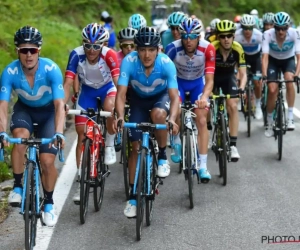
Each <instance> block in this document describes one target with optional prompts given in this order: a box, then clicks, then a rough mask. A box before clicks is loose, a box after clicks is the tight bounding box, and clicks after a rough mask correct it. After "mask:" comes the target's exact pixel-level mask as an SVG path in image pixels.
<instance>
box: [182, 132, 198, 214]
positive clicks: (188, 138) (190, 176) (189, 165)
mask: <svg viewBox="0 0 300 250" xmlns="http://www.w3.org/2000/svg"><path fill="white" fill-rule="evenodd" d="M191 143H192V140H191V133H190V131H187V133H186V139H185V145H186V146H185V148H186V155H185V157H186V159H185V162H186V168H187V171H186V172H187V179H188V186H189V200H190V208H194V196H193V169H192V144H191ZM195 164H197V162H195Z"/></svg>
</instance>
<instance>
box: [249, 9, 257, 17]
mask: <svg viewBox="0 0 300 250" xmlns="http://www.w3.org/2000/svg"><path fill="white" fill-rule="evenodd" d="M250 15H253V16H258V11H257V10H256V9H253V10H251V11H250Z"/></svg>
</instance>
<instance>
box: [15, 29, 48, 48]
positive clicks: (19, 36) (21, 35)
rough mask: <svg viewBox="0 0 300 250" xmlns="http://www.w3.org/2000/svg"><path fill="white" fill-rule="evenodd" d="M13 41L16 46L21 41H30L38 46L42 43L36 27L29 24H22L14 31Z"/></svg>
mask: <svg viewBox="0 0 300 250" xmlns="http://www.w3.org/2000/svg"><path fill="white" fill-rule="evenodd" d="M14 43H15V45H16V46H17V47H18V46H19V45H20V44H22V43H32V44H35V45H37V46H38V47H41V46H42V43H43V37H42V34H41V33H40V32H39V31H38V29H36V28H34V27H31V26H24V27H22V28H20V29H18V30H17V32H16V33H15V37H14Z"/></svg>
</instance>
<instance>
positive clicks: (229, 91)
mask: <svg viewBox="0 0 300 250" xmlns="http://www.w3.org/2000/svg"><path fill="white" fill-rule="evenodd" d="M220 87H221V88H222V92H223V94H225V95H236V94H238V86H237V82H236V77H235V75H234V74H229V75H218V76H216V75H215V77H214V93H218V88H220Z"/></svg>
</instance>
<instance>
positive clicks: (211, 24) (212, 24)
mask: <svg viewBox="0 0 300 250" xmlns="http://www.w3.org/2000/svg"><path fill="white" fill-rule="evenodd" d="M220 21H221V20H220V19H219V18H215V19H213V20H211V22H210V24H209V26H210V27H211V29H212V30H216V25H217V23H218V22H220Z"/></svg>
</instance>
